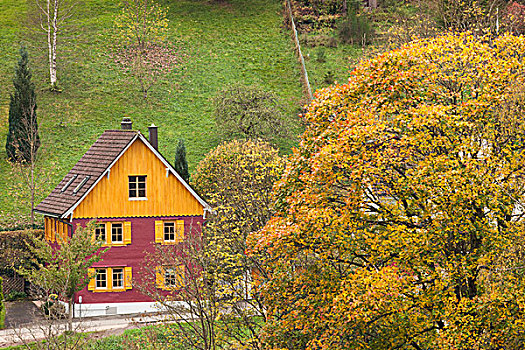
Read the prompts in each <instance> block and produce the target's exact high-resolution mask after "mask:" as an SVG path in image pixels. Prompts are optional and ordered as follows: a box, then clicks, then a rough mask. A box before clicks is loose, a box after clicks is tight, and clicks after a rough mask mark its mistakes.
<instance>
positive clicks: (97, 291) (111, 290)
mask: <svg viewBox="0 0 525 350" xmlns="http://www.w3.org/2000/svg"><path fill="white" fill-rule="evenodd" d="M125 291H126V289H125V288H119V289H116V288H115V289H95V290H92V292H93V293H119V292H125Z"/></svg>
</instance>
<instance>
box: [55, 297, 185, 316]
mask: <svg viewBox="0 0 525 350" xmlns="http://www.w3.org/2000/svg"><path fill="white" fill-rule="evenodd" d="M61 303H62V302H61ZM62 304H63V305H64V306H65V308H66V313H67V311H68V305H67V304H66V303H62ZM173 304H180V305H181V306H182V305H185V304H186V303H184V302H182V301H180V302H177V301H175V302H173ZM73 310H74V315H75V317H77V318H78V317H93V316H108V315H127V314H138V313H145V312H159V311H163V309H162V306H161V305H160V304H158V303H156V302H136V303H100V304H75V305H74V309H73Z"/></svg>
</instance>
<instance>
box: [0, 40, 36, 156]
mask: <svg viewBox="0 0 525 350" xmlns="http://www.w3.org/2000/svg"><path fill="white" fill-rule="evenodd" d="M13 85H14V87H15V91H14V93H13V94H11V101H10V103H9V132H8V134H7V141H6V145H5V147H6V151H7V159H8V160H9V161H11V162H31V161H32V160H34V156H35V155H36V152H37V150H38V148H39V147H40V137H39V136H38V122H37V119H36V108H37V106H36V95H35V85H34V84H33V83H32V82H31V71H30V70H29V59H28V54H27V50H26V48H25V47H23V46H22V47H21V48H20V59H19V60H18V66H17V68H16V71H15V77H14V79H13Z"/></svg>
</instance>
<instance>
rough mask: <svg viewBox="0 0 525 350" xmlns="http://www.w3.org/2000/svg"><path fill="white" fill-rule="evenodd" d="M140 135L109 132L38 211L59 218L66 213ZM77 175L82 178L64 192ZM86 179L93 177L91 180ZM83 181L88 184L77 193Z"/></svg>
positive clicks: (105, 133) (135, 132)
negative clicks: (76, 190)
mask: <svg viewBox="0 0 525 350" xmlns="http://www.w3.org/2000/svg"><path fill="white" fill-rule="evenodd" d="M137 134H138V131H133V130H106V131H105V132H104V133H103V134H102V135H100V137H99V138H98V140H97V141H95V143H94V144H93V145H92V146H91V148H90V149H89V150H88V151H87V152H86V153H85V154H84V155H83V156H82V158H80V160H79V161H78V162H77V164H75V166H74V167H73V169H71V170H70V171H69V173H68V174H67V175H66V176H65V177H64V178H63V179H62V181H60V183H59V184H58V186H57V187H55V189H54V190H53V191H52V192H51V193H50V194H49V196H47V197H46V198H45V199H44V200H43V201H42V202H40V204H38V205H37V206H36V208H35V210H37V211H39V212H43V213H48V214H52V215H57V216H60V215H63V214H65V213H66V212H67V211H68V209H69V208H71V207H72V206H73V205H74V204H75V203H76V202H77V201H78V200H79V199H80V198H82V196H83V195H84V194H85V193H86V192H87V191H88V190H89V189H90V188H91V186H93V184H94V183H95V181H97V179H98V178H99V177H100V176H101V175H103V174H104V172H105V171H106V169H107V168H108V167H109V166H110V165H111V163H112V162H113V161H114V160H115V159H116V158H117V157H118V156H119V155H120V153H121V152H122V151H123V150H124V149H125V148H126V146H127V145H128V144H129V143H130V142H131V141H132V140H133V138H134V137H135V136H136V135H137ZM75 175H78V176H77V177H76V178H75V179H74V180H73V182H71V183H70V184H69V186H67V188H66V189H65V190H64V191H63V192H62V189H63V187H64V186H65V185H66V184H67V183H68V182H69V181H70V180H71V179H72V178H74V176H75ZM86 177H89V178H88V179H87V181H86V180H85V179H86ZM82 181H85V183H84V185H83V186H82V187H80V188H79V189H78V192H76V193H74V191H75V189H76V188H77V186H78V185H80V184H81V183H82Z"/></svg>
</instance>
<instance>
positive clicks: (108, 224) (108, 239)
mask: <svg viewBox="0 0 525 350" xmlns="http://www.w3.org/2000/svg"><path fill="white" fill-rule="evenodd" d="M105 225H106V244H107V245H110V244H111V222H106V223H105Z"/></svg>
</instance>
